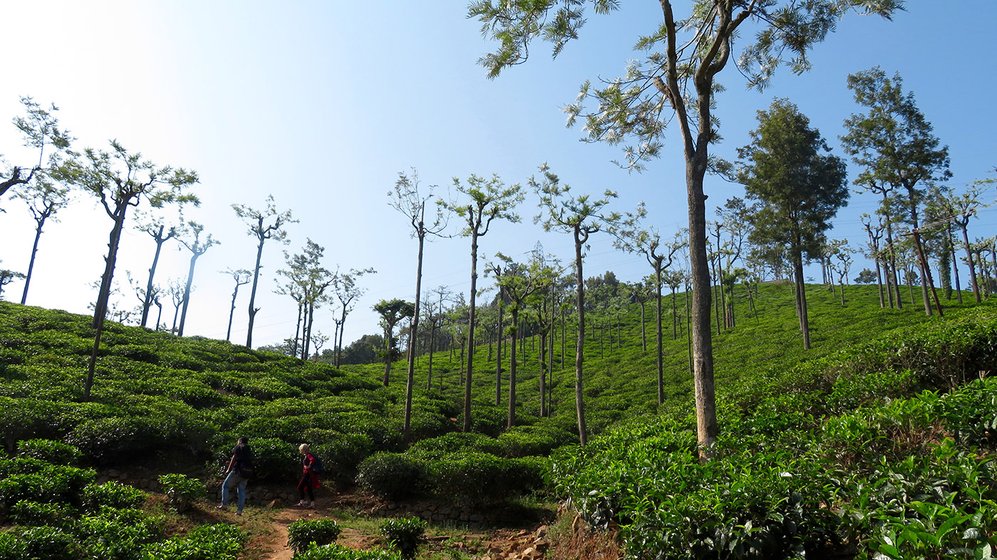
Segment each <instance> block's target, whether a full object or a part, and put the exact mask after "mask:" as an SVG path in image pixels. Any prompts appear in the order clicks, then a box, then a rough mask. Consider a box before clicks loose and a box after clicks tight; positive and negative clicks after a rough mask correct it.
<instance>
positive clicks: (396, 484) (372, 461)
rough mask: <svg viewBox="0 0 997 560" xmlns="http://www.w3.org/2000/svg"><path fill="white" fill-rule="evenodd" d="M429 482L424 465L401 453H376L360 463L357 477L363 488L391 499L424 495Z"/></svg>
mask: <svg viewBox="0 0 997 560" xmlns="http://www.w3.org/2000/svg"><path fill="white" fill-rule="evenodd" d="M427 480H428V479H427V472H426V466H425V464H424V463H423V462H422V461H421V460H419V459H417V458H415V457H410V456H408V455H404V454H401V453H375V454H374V455H371V456H370V457H368V458H366V459H364V461H363V462H362V463H360V467H359V469H358V474H357V484H359V485H360V488H362V489H363V490H365V491H367V492H370V493H372V494H375V495H377V496H381V497H382V498H387V499H389V500H404V499H406V498H412V497H416V496H419V495H421V494H423V492H424V491H425V488H426V482H427Z"/></svg>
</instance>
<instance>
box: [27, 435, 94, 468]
mask: <svg viewBox="0 0 997 560" xmlns="http://www.w3.org/2000/svg"><path fill="white" fill-rule="evenodd" d="M17 455H18V456H19V457H31V458H33V459H40V460H42V461H46V462H48V463H53V464H56V465H74V464H76V463H77V462H78V461H79V460H80V457H82V456H83V454H82V453H80V450H79V449H77V448H76V447H74V446H72V445H69V444H67V443H62V442H61V441H56V440H52V439H27V440H23V441H21V442H18V444H17Z"/></svg>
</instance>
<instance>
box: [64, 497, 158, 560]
mask: <svg viewBox="0 0 997 560" xmlns="http://www.w3.org/2000/svg"><path fill="white" fill-rule="evenodd" d="M76 533H77V535H79V536H80V537H81V538H82V546H83V548H84V549H85V551H86V555H87V557H89V558H101V559H102V560H103V559H106V560H140V559H141V558H142V551H143V548H144V547H145V545H147V544H149V543H153V542H155V541H158V540H159V539H161V538H162V536H163V529H162V526H161V523H160V522H159V520H158V519H156V518H150V517H148V516H146V515H145V514H144V513H142V512H140V511H138V510H134V509H132V510H128V509H125V510H115V509H109V508H105V509H104V510H103V511H101V512H100V513H99V514H98V515H93V516H85V517H82V518H80V520H79V521H78V522H77V524H76Z"/></svg>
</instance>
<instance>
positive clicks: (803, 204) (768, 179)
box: [693, 99, 848, 349]
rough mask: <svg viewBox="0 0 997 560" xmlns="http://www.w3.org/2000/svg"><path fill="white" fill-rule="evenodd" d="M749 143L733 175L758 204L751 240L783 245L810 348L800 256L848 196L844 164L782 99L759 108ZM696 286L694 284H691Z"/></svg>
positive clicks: (816, 248)
mask: <svg viewBox="0 0 997 560" xmlns="http://www.w3.org/2000/svg"><path fill="white" fill-rule="evenodd" d="M749 135H750V138H751V141H752V142H751V143H750V144H748V145H746V146H744V147H741V148H738V165H739V168H738V171H737V177H738V180H739V181H740V182H741V183H742V184H744V188H745V196H746V197H747V199H748V200H750V201H752V202H755V203H757V207H756V210H755V211H754V212H752V213H750V215H749V216H750V217H749V220H750V222H751V226H752V228H753V229H752V231H751V234H750V238H751V240H752V242H755V243H759V244H762V245H765V244H775V245H780V246H782V247H784V248H785V250H786V254H787V255H788V257H789V260H790V262H791V263H792V267H793V282H794V286H795V295H796V297H795V301H796V314H797V318H798V320H799V326H800V331H801V333H802V335H803V347H804V348H805V349H809V348H810V322H809V317H808V312H807V300H806V285H805V278H804V276H803V265H804V261H805V260H808V259H812V258H815V257H816V256H817V255H819V254H820V253H821V249H822V246H823V242H824V239H825V238H824V236H825V232H827V231H828V230H829V229H830V228H831V219H832V218H833V217H834V216H835V214H836V213H837V211H838V209H839V208H841V207H842V206H844V205H845V204H846V202H847V200H848V188H847V184H846V173H845V163H844V161H842V160H841V158H839V157H837V156H835V155H833V154H831V153H830V148H829V147H828V146H827V143H826V142H825V141H824V139H823V138H822V137H821V135H820V132H819V131H818V130H817V129H815V128H812V127H811V126H810V120H809V119H808V118H807V117H806V116H805V115H803V113H801V112H800V111H799V109H797V107H796V105H794V104H792V103H790V102H789V101H787V100H785V99H777V100H775V101H774V102H773V103H772V105H771V107H770V108H769V109H767V110H762V111H758V128H756V129H755V130H752V131H751V132H750V133H749ZM693 289H694V290H695V288H693Z"/></svg>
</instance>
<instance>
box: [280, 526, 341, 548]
mask: <svg viewBox="0 0 997 560" xmlns="http://www.w3.org/2000/svg"><path fill="white" fill-rule="evenodd" d="M340 532H341V529H340V528H339V525H337V524H336V522H335V521H333V520H332V519H312V520H309V519H302V520H300V521H295V522H294V523H291V524H290V525H288V527H287V546H289V547H291V550H293V551H294V553H295V554H298V553H300V552H304V551H305V549H307V548H308V547H309V546H310V545H313V544H314V545H324V544H330V543H333V542H336V539H337V538H339V533H340Z"/></svg>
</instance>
